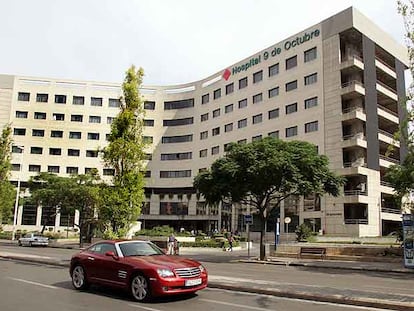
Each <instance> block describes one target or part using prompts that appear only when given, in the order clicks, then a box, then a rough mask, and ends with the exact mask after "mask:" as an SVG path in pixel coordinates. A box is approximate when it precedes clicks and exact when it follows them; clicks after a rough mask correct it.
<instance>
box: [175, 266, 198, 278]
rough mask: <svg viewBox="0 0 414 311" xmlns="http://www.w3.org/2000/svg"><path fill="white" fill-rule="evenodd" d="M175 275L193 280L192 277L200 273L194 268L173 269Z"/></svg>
mask: <svg viewBox="0 0 414 311" xmlns="http://www.w3.org/2000/svg"><path fill="white" fill-rule="evenodd" d="M175 273H176V274H177V275H178V276H179V277H181V278H193V277H197V276H200V274H201V271H200V268H198V267H194V268H181V269H175Z"/></svg>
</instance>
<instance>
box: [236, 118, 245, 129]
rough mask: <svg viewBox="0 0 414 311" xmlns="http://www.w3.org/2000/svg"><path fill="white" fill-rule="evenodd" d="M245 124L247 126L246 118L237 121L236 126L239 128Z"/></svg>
mask: <svg viewBox="0 0 414 311" xmlns="http://www.w3.org/2000/svg"><path fill="white" fill-rule="evenodd" d="M246 126H247V119H242V120H239V121H237V127H238V128H239V129H241V128H243V127H246Z"/></svg>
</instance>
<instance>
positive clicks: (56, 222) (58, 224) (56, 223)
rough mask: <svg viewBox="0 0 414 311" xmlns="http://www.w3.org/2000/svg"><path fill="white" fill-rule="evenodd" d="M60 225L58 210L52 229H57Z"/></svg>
mask: <svg viewBox="0 0 414 311" xmlns="http://www.w3.org/2000/svg"><path fill="white" fill-rule="evenodd" d="M58 227H60V212H59V213H57V214H56V217H55V227H54V230H53V231H55V232H56V231H57V228H58Z"/></svg>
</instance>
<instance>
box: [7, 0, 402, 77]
mask: <svg viewBox="0 0 414 311" xmlns="http://www.w3.org/2000/svg"><path fill="white" fill-rule="evenodd" d="M350 6H354V7H355V8H357V9H358V10H359V11H361V12H362V13H363V14H364V15H366V16H367V17H368V18H370V19H371V20H373V21H374V23H376V24H377V25H378V26H380V27H381V28H382V29H383V30H385V31H386V32H388V33H390V34H391V35H392V36H393V37H394V39H395V40H396V41H398V42H400V43H402V44H404V37H403V35H404V30H403V21H402V17H401V16H400V15H398V13H397V8H396V0H204V1H202V0H0V74H16V75H26V76H35V77H48V78H66V79H76V80H94V81H105V82H121V81H122V79H123V77H124V72H125V71H126V69H127V68H128V67H129V66H130V65H131V64H134V65H136V66H138V67H139V66H140V67H143V68H144V71H145V77H144V84H146V85H174V84H180V83H189V82H193V81H197V80H200V79H203V78H206V77H208V76H210V75H212V74H214V73H216V72H218V71H221V70H222V69H224V68H226V67H229V66H230V65H232V64H234V63H235V62H238V61H240V60H242V59H243V58H245V57H248V56H251V55H252V54H255V53H256V52H258V51H260V50H262V49H264V48H267V47H269V46H271V45H273V44H274V43H277V42H279V41H281V40H284V39H285V38H287V37H289V36H291V35H293V34H295V33H297V32H299V31H302V30H303V29H305V28H307V27H310V26H312V25H313V24H316V23H318V22H320V21H322V20H323V19H325V18H328V17H329V16H331V15H333V14H335V13H338V12H339V11H342V10H343V9H346V8H348V7H350Z"/></svg>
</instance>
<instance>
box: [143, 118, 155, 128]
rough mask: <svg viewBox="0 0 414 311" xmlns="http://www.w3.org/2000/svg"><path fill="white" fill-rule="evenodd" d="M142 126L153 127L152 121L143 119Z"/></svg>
mask: <svg viewBox="0 0 414 311" xmlns="http://www.w3.org/2000/svg"><path fill="white" fill-rule="evenodd" d="M144 126H151V127H152V126H154V120H151V119H145V120H144Z"/></svg>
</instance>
